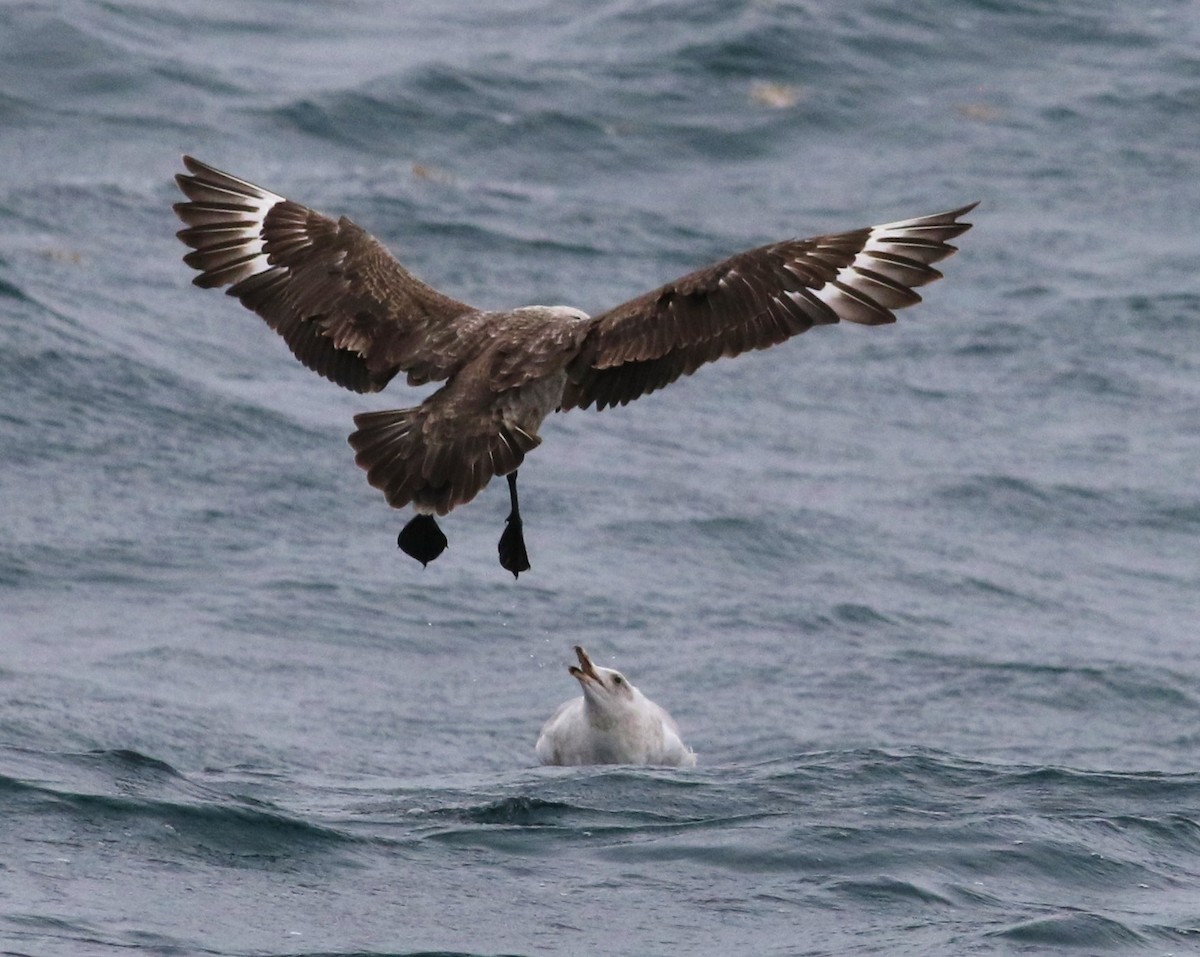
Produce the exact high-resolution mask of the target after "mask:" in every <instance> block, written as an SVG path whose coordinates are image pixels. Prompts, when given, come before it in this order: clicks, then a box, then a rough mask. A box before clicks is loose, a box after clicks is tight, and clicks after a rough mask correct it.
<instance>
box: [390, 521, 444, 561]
mask: <svg viewBox="0 0 1200 957" xmlns="http://www.w3.org/2000/svg"><path fill="white" fill-rule="evenodd" d="M396 544H397V545H399V546H400V550H401V551H402V552H404V554H405V555H408V556H409V557H410V558H415V559H416V560H417V561H419V562H420V563H421V566H422V567H424V566H426V565H428V564H429V563H430V562H431V561H433V560H434V559H435V558H437V557H438V556H439V555H440V554H442V552H444V551H445V550H446V546H447V545H448V544H449V543H448V542H447V541H446V536H445V535H444V534H442V530H441V528H440V527H439V526H438V523H437V522H436V521H435V520H434V517H433V516H432V515H416V516H414V517H413V519H412V520H411V521H410V522H409V523H408V524H407V525H405V526H404V528H402V529H400V535H399V537H398V538H397V539H396Z"/></svg>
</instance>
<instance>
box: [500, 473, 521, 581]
mask: <svg viewBox="0 0 1200 957" xmlns="http://www.w3.org/2000/svg"><path fill="white" fill-rule="evenodd" d="M506 477H507V478H508V497H509V499H510V500H511V501H512V511H511V512H509V513H508V518H506V519H505V520H504V534H503V535H501V536H500V544H499V545H497V546H496V548H497V550H498V551H499V552H500V565H501V567H502V568H505V569H507V570H508V571H510V572H512V573H513V578H519V577H520V575H521V572H527V571H529V555H528V553H526V551H525V534H524V532H523V531H522V529H521V507H520V506H519V505H518V504H517V471H516V469H513V471H511V472H509V473H508V475H507V476H506Z"/></svg>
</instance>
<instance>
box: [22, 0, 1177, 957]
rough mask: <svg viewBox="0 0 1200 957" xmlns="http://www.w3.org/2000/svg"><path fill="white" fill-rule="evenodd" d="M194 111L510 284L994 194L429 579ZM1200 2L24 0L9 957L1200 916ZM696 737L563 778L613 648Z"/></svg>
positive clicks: (570, 446)
mask: <svg viewBox="0 0 1200 957" xmlns="http://www.w3.org/2000/svg"><path fill="white" fill-rule="evenodd" d="M185 152H186V153H190V154H193V155H196V156H197V157H199V158H201V159H203V160H205V161H207V162H210V163H213V164H215V165H217V166H219V167H222V168H225V169H229V170H231V171H233V172H235V173H237V174H238V175H241V176H244V177H245V178H247V179H250V180H252V181H254V182H258V183H261V184H263V185H264V186H266V187H268V188H270V189H272V190H274V191H276V192H279V193H283V194H285V195H287V196H290V197H292V198H294V199H297V200H300V201H301V202H304V203H307V204H309V205H312V206H314V207H315V208H317V209H320V210H323V211H326V212H328V213H331V214H337V215H341V214H345V215H347V216H350V217H351V218H352V219H354V220H355V221H356V222H358V223H359V224H360V225H362V226H364V227H365V228H367V229H369V230H370V231H372V232H373V233H374V234H375V235H376V236H378V237H379V238H380V239H381V240H382V241H384V242H385V243H386V244H387V245H388V246H389V247H390V248H391V249H393V250H394V251H395V252H396V254H397V256H398V257H399V258H400V259H401V260H402V261H403V262H404V263H405V264H406V265H407V266H408V267H409V268H410V269H411V270H413V271H414V272H415V273H416V274H417V275H419V276H420V277H422V278H423V279H425V280H426V281H428V282H430V283H432V284H433V285H435V286H436V287H438V288H440V289H442V290H444V291H445V292H447V293H449V294H450V295H453V296H455V297H456V298H459V299H462V300H465V301H467V302H470V303H473V304H476V305H479V306H484V307H493V308H500V307H509V306H516V305H523V304H527V303H547V304H555V303H567V304H570V305H574V306H578V307H580V308H583V309H585V310H587V311H589V312H599V311H602V310H604V309H606V308H609V307H611V306H614V305H616V304H618V303H620V302H623V301H624V300H626V299H628V298H631V297H633V296H635V295H637V294H640V293H642V292H644V291H646V290H648V289H651V288H653V287H654V286H657V285H658V284H660V283H662V282H664V281H666V280H668V279H671V278H673V277H676V276H678V275H681V274H682V273H684V272H686V271H688V270H690V269H692V268H694V267H697V266H700V265H703V264H705V263H708V262H710V261H712V260H714V259H717V258H721V257H723V256H725V255H727V254H730V253H733V252H735V251H737V250H740V249H744V248H747V247H749V246H752V245H757V244H759V243H763V242H768V241H771V240H776V239H782V238H785V237H789V236H808V235H813V234H816V233H821V232H830V231H836V230H840V229H850V228H857V227H860V226H865V225H868V224H871V223H879V222H887V221H889V220H895V219H901V218H905V217H909V216H916V215H921V214H925V213H933V212H938V211H941V210H944V209H950V208H953V207H956V206H960V205H963V204H966V203H968V202H971V201H975V200H979V201H980V205H979V207H978V209H976V210H975V211H974V212H973V213H972V214H971V215H970V217H969V218H970V220H971V221H972V222H973V223H974V224H975V226H974V229H972V230H971V231H970V232H968V233H967V234H965V235H964V236H962V237H961V239H960V240H959V241H958V244H959V245H960V249H961V251H960V253H959V254H958V255H957V256H955V257H953V258H952V259H949V260H947V261H946V262H945V263H944V264H943V269H944V272H945V275H946V278H945V279H944V280H943V281H941V282H939V283H937V284H935V285H933V286H930V287H928V288H927V289H926V290H923V292H924V293H925V302H924V303H922V304H921V305H919V306H917V307H914V308H912V309H908V310H905V311H904V312H903V313H902V314H901V317H900V321H899V322H898V323H897V324H895V325H893V326H886V327H878V328H864V327H849V326H835V327H825V328H820V329H817V330H815V331H813V332H811V333H809V334H807V335H804V336H802V337H800V338H799V339H796V340H795V341H792V342H789V343H787V344H785V345H783V346H780V347H778V348H775V349H771V350H769V351H767V352H763V353H758V354H754V355H751V356H744V357H741V358H738V359H735V360H727V361H722V362H718V363H716V364H714V365H711V366H709V367H706V368H704V369H702V370H700V371H699V372H698V373H697V374H696V375H695V376H694V377H692V378H690V379H687V380H684V381H681V382H679V383H677V384H675V385H672V386H670V387H669V388H668V389H666V390H664V391H662V392H661V393H656V394H654V395H652V396H649V397H647V398H644V399H641V400H639V401H638V402H636V403H634V404H632V405H630V406H629V407H627V408H624V409H616V410H610V411H605V412H602V413H597V412H594V411H590V410H589V411H575V412H571V413H570V414H567V415H562V416H553V417H552V418H551V419H550V420H548V421H547V422H546V424H545V426H544V427H543V430H542V434H543V438H544V444H543V445H542V446H541V448H539V449H538V450H537V451H536V452H534V453H533V454H531V455H530V457H529V458H528V459H527V460H526V463H525V465H524V467H523V468H522V469H521V481H522V493H523V499H522V502H523V506H524V509H523V510H524V516H525V531H526V537H527V540H528V542H529V549H530V554H531V559H532V562H533V568H532V570H530V571H529V572H528V573H527V574H524V575H522V576H521V578H520V580H518V581H514V580H513V578H512V576H511V575H508V574H507V573H506V572H504V571H503V569H501V568H500V567H499V565H498V564H497V561H496V545H495V543H496V539H497V537H498V535H499V533H500V531H501V529H502V528H503V523H504V517H505V515H506V514H507V512H508V496H507V493H506V489H505V487H504V484H503V483H502V482H494V483H492V485H491V486H490V487H489V488H488V489H486V490H485V492H484V493H483V494H482V495H480V497H479V498H478V499H476V500H475V501H474V502H472V503H471V504H470V505H468V506H466V507H464V508H461V509H459V510H457V511H455V512H454V513H453V514H452V515H450V516H449V517H448V518H447V519H445V520H444V521H443V523H442V524H443V528H444V529H445V530H446V533H447V534H448V536H449V538H450V548H449V550H448V551H447V552H446V553H445V554H444V555H443V556H442V557H441V558H440V559H438V561H436V562H435V563H433V564H431V565H430V566H429V567H428V568H426V569H424V570H422V568H421V567H420V566H419V565H418V564H416V563H415V562H413V561H411V560H409V559H408V558H406V557H405V556H404V555H403V554H401V553H400V552H398V551H397V549H396V545H395V536H396V532H397V531H398V530H399V528H400V526H401V525H402V524H403V522H404V521H405V520H406V515H405V514H402V513H399V512H394V511H392V510H390V509H389V508H388V507H387V505H386V503H385V502H384V500H383V498H382V496H381V495H380V494H379V493H378V492H376V491H375V490H373V489H371V488H370V487H369V486H368V485H367V483H366V481H365V480H364V476H363V474H362V473H361V472H360V471H359V470H358V469H357V468H356V467H355V466H354V462H353V457H352V452H351V450H350V449H349V447H348V446H347V444H346V436H347V434H348V433H349V432H350V431H351V429H352V427H353V426H352V423H351V418H352V416H353V414H354V413H356V412H360V411H364V410H368V409H379V408H394V407H399V406H405V405H411V404H415V402H416V401H419V400H420V398H422V397H423V395H424V394H427V391H428V390H424V391H422V390H412V389H408V388H407V387H406V386H405V385H404V384H403V383H402V382H401V381H400V380H397V381H396V382H395V383H394V384H393V385H392V386H391V387H390V389H389V390H388V391H387V392H385V393H383V394H382V395H375V396H359V395H354V394H351V393H348V392H345V391H343V390H340V389H338V388H337V387H336V386H333V385H332V384H330V383H328V382H325V381H324V380H321V379H319V378H318V377H316V376H314V375H312V374H311V373H310V372H309V371H308V370H306V369H304V368H303V367H302V366H301V365H300V364H299V363H297V362H296V361H295V360H294V359H293V358H292V357H291V356H290V355H289V353H288V351H287V349H286V348H285V347H284V345H283V343H282V342H281V341H280V340H279V339H278V338H277V337H276V336H275V335H274V334H273V333H272V332H271V331H270V330H269V329H267V328H266V326H265V324H264V323H262V322H261V321H260V320H259V319H257V318H256V317H255V316H253V315H252V314H250V313H249V312H247V311H246V310H244V309H243V308H242V307H241V306H240V305H239V304H238V303H237V302H236V301H234V300H233V299H230V298H228V297H225V296H222V295H220V294H219V293H217V292H214V291H210V290H200V289H196V288H194V287H193V286H192V285H191V284H190V280H191V277H192V275H193V273H192V271H191V270H189V269H188V268H187V267H186V266H185V265H184V264H183V262H182V261H181V256H182V254H183V253H184V252H185V249H184V247H183V246H182V245H181V244H180V243H179V242H178V241H177V240H176V239H175V237H174V233H175V231H176V230H177V229H179V228H180V224H179V223H178V221H177V220H176V219H175V217H174V216H173V214H172V212H171V204H172V203H174V202H176V201H178V200H179V199H180V198H181V196H180V195H179V193H178V191H177V189H176V188H175V185H174V183H173V176H174V174H175V173H176V172H179V171H181V170H182V166H181V162H180V156H181V154H183V153H185ZM1198 218H1200V14H1198V12H1197V6H1196V4H1195V3H1194V2H1192V0H1148V2H1141V3H1129V2H1125V0H1012V2H998V0H966V2H949V0H910V2H906V3H899V2H887V3H885V2H864V3H844V4H843V3H819V2H791V0H741V2H730V0H721V2H713V0H686V2H685V0H665V2H658V0H599V2H595V3H590V4H577V3H569V2H565V0H562V2H549V0H501V2H494V0H486V2H485V0H471V2H465V3H446V2H440V0H439V2H433V0H424V2H416V3H400V2H384V0H349V2H345V3H329V2H326V0H290V2H286V3H284V2H277V0H208V2H206V3H202V4H197V3H184V2H181V0H155V2H150V0H140V2H139V0H130V2H96V0H61V2H57V3H35V2H20V0H16V2H13V0H8V2H5V3H3V4H0V953H3V954H9V955H36V957H75V955H80V957H94V955H99V957H103V955H118V954H119V955H122V957H129V955H230V957H232V955H237V957H243V955H245V957H251V955H253V957H264V955H281V957H282V955H288V957H300V955H317V954H321V955H383V954H393V955H401V954H403V955H412V954H422V953H437V954H470V955H496V954H508V955H591V954H595V955H664V957H667V955H669V957H676V955H679V957H683V955H687V957H693V955H728V954H744V955H768V957H784V955H886V957H906V955H911V957H931V955H933V957H942V955H945V957H963V955H992V954H1063V953H1069V954H1089V955H1091V954H1097V955H1105V954H1156V955H1166V954H1200V481H1198V479H1200V268H1198V262H1200V234H1198V228H1197V222H1198ZM575 644H582V645H584V646H585V647H586V648H587V649H588V650H589V651H590V652H591V653H592V655H593V656H594V657H595V659H596V660H597V662H598V663H600V664H604V665H610V666H615V667H619V668H621V669H622V670H623V671H624V672H625V673H626V674H627V675H628V676H629V677H630V678H631V679H632V680H633V681H634V682H635V683H636V684H637V685H639V686H640V687H641V688H642V690H643V691H645V692H646V693H647V694H648V695H649V696H650V697H652V698H654V699H655V700H657V701H658V702H660V703H661V704H663V705H664V706H666V707H667V708H668V709H669V710H671V712H672V713H673V714H674V716H675V717H676V719H677V720H678V722H679V724H680V725H681V727H682V729H683V733H684V737H685V739H686V740H687V742H688V743H689V744H690V745H691V746H692V747H694V748H695V749H696V751H697V752H698V754H699V765H698V767H697V768H696V769H695V770H685V771H681V770H673V769H644V768H628V767H608V768H583V769H553V768H541V767H538V766H537V762H536V759H535V757H534V753H533V744H534V740H535V739H536V737H537V733H538V730H539V728H540V726H541V723H542V722H543V721H544V720H545V718H546V717H547V716H548V715H549V714H550V713H551V711H552V710H553V709H554V707H555V706H556V705H557V704H558V703H559V702H560V701H562V700H564V699H566V698H568V697H571V696H573V695H574V694H576V693H577V691H578V688H577V686H576V684H575V682H574V681H572V679H571V678H570V676H569V675H568V674H567V671H566V666H567V665H568V664H569V663H570V662H571V661H572V660H573V654H572V652H571V648H572V646H573V645H575Z"/></svg>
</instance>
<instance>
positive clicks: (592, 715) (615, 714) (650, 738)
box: [534, 645, 696, 768]
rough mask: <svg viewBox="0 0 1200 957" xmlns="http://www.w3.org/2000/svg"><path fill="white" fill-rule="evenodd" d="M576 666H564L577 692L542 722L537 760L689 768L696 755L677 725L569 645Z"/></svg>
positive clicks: (627, 683) (620, 676)
mask: <svg viewBox="0 0 1200 957" xmlns="http://www.w3.org/2000/svg"><path fill="white" fill-rule="evenodd" d="M575 656H576V657H577V658H578V659H579V666H578V667H576V666H575V665H571V667H570V668H568V669H567V670H568V671H569V672H570V673H571V677H573V678H575V679H576V680H577V681H578V682H579V684H580V686H581V687H582V688H583V695H582V696H581V697H579V698H572V699H571V700H570V701H564V702H563V703H562V704H560V705H559V706H558V708H557V709H556V710H555V712H554V714H552V715H551V716H550V718H549V720H547V721H546V724H545V726H544V727H543V728H542V733H541V734H540V735H539V736H538V739H537V744H536V745H535V746H534V751H535V753H536V754H537V756H538V760H539V761H541V762H542V764H572V765H577V764H661V765H669V766H671V767H677V768H690V767H694V766H695V764H696V753H695V752H694V751H693V750H692V749H691V748H689V747H688V746H687V745H685V744H684V743H683V739H682V738H681V737H680V735H679V725H677V724H676V723H675V719H674V718H672V717H671V716H670V715H669V714H667V712H666V711H665V710H664V709H663V708H662V707H660V706H659V705H657V704H655V703H654V702H653V701H651V700H650V699H649V698H647V697H646V696H645V695H644V694H642V693H641V692H640V691H638V689H637V688H635V687H634V686H633V684H632V683H630V681H629V679H628V678H626V677H625V676H624V675H623V674H621V672H619V671H614V670H613V669H612V668H597V667H596V666H595V665H594V664H592V659H591V658H589V657H588V653H587V652H586V651H584V650H583V649H582V648H581V647H580V646H579V645H576V646H575Z"/></svg>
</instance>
